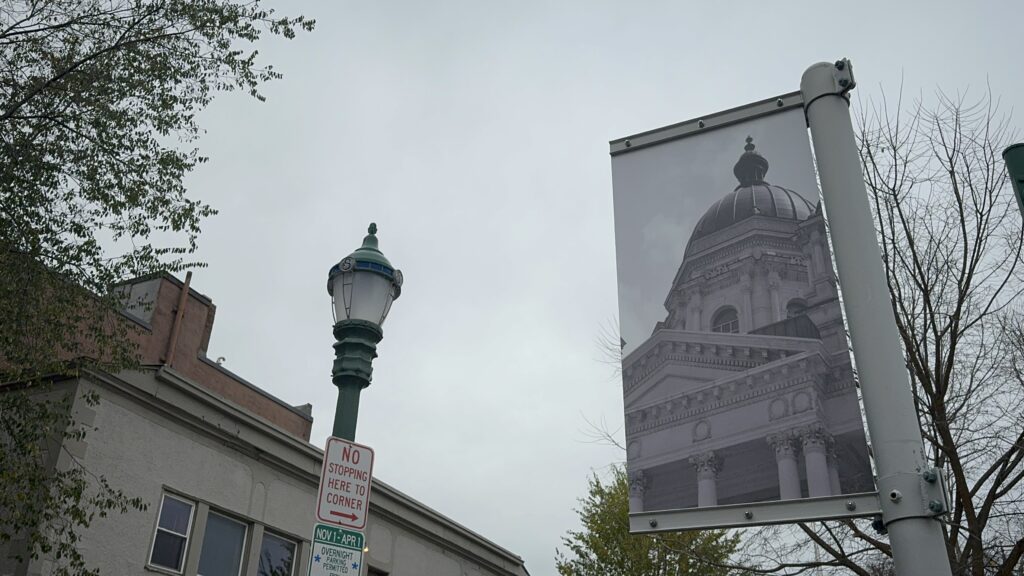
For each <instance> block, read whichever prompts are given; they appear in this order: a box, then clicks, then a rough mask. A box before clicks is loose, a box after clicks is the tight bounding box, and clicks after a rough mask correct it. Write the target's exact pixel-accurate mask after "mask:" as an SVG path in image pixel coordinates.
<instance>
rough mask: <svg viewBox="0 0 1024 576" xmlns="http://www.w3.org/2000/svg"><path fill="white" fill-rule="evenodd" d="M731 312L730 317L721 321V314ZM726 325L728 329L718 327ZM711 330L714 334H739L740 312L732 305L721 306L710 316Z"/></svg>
mask: <svg viewBox="0 0 1024 576" xmlns="http://www.w3.org/2000/svg"><path fill="white" fill-rule="evenodd" d="M729 313H732V318H731V319H729V320H728V321H726V322H723V321H722V319H721V318H722V316H725V315H726V314H729ZM724 327H728V328H730V330H720V328H724ZM711 331H712V332H714V333H716V334H739V333H740V312H739V310H737V309H736V307H734V306H722V307H721V308H719V309H718V310H716V311H715V313H714V314H713V315H712V316H711Z"/></svg>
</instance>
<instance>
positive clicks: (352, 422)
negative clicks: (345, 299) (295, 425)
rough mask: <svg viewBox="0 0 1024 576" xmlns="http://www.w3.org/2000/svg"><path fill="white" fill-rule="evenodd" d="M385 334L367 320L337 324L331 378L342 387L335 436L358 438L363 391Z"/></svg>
mask: <svg viewBox="0 0 1024 576" xmlns="http://www.w3.org/2000/svg"><path fill="white" fill-rule="evenodd" d="M383 337H384V332H383V331H382V330H381V329H380V326H378V325H376V324H374V323H373V322H367V321H366V320H342V321H340V322H338V323H337V324H335V325H334V339H335V340H336V341H335V343H334V368H333V370H332V371H331V380H332V381H333V382H334V385H335V386H337V387H338V404H337V407H336V408H335V410H334V430H333V433H332V435H333V436H335V437H337V438H343V439H345V440H349V441H355V439H356V419H357V417H358V416H359V393H360V392H362V390H363V388H366V387H367V386H369V385H370V381H371V379H372V377H373V359H374V358H376V357H377V343H378V342H380V340H381V338H383Z"/></svg>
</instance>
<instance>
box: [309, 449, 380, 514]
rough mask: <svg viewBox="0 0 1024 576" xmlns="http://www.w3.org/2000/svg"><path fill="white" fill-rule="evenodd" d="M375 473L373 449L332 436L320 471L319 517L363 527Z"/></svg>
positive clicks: (317, 510)
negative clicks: (371, 479)
mask: <svg viewBox="0 0 1024 576" xmlns="http://www.w3.org/2000/svg"><path fill="white" fill-rule="evenodd" d="M372 476H373V449H372V448H370V447H369V446H363V445H362V444H356V443H355V442H349V441H348V440H343V439H341V438H335V437H333V436H332V437H330V438H328V439H327V447H326V448H325V449H324V466H323V470H322V471H321V472H320V495H319V497H318V498H317V504H316V517H317V520H319V521H321V522H325V523H327V524H334V525H337V526H343V527H346V528H355V529H357V530H362V529H363V528H364V527H365V526H366V516H367V515H368V513H369V505H370V478H371V477H372Z"/></svg>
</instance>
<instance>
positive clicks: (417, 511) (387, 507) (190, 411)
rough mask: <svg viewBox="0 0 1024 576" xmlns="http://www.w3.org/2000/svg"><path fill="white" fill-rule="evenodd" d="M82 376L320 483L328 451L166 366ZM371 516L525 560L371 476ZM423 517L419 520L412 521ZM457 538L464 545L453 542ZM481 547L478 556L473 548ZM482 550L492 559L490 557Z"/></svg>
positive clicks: (455, 549) (512, 565)
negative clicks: (113, 373)
mask: <svg viewBox="0 0 1024 576" xmlns="http://www.w3.org/2000/svg"><path fill="white" fill-rule="evenodd" d="M81 377H82V378H83V379H85V380H88V381H90V382H93V383H95V384H97V385H101V386H104V387H105V388H107V389H112V390H115V391H117V392H118V393H120V394H121V395H123V396H126V397H128V398H129V399H130V400H132V401H135V402H139V403H141V404H143V405H144V406H145V407H146V408H147V409H149V410H152V411H154V412H156V413H158V414H162V415H164V416H166V417H167V418H168V419H169V420H171V421H173V422H175V423H178V424H180V425H182V426H186V427H187V428H189V429H190V430H191V431H194V432H196V433H198V434H201V435H205V436H206V437H209V438H213V439H215V440H217V441H218V443H220V444H222V445H225V446H228V447H229V448H231V449H233V450H236V451H238V452H240V453H242V454H245V455H246V456H247V457H250V458H252V459H254V460H257V461H260V462H263V463H265V464H267V465H268V466H270V467H272V468H274V469H275V470H277V471H278V472H281V473H283V474H286V475H288V476H290V477H292V478H295V479H297V480H300V481H302V482H303V483H304V484H306V485H308V486H310V487H311V488H312V489H313V490H315V489H316V487H317V486H318V484H319V481H320V471H321V469H322V466H323V450H321V449H320V448H317V447H316V446H313V445H312V444H309V443H307V442H305V441H302V440H300V439H298V438H296V437H295V436H292V435H291V434H288V433H286V432H282V431H281V430H279V429H278V428H277V427H276V426H274V425H273V424H271V423H269V422H267V421H266V420H264V419H262V418H260V417H259V416H257V415H255V414H252V413H251V412H249V411H247V410H245V409H243V408H241V407H239V406H236V405H235V404H233V403H231V402H228V401H226V400H224V399H222V398H220V397H219V396H217V395H215V394H213V393H211V392H210V391H208V390H207V389H205V388H203V387H202V386H199V385H198V384H196V383H195V382H192V381H191V380H189V379H188V378H186V377H185V376H183V375H182V374H180V373H178V372H176V371H175V370H173V369H172V368H168V367H166V366H147V367H144V368H143V369H142V370H140V371H130V372H127V373H122V374H119V375H111V374H108V373H105V372H101V371H96V370H88V371H83V373H82V375H81ZM370 511H371V514H373V515H376V516H377V517H378V518H381V519H386V520H387V521H388V522H391V523H394V524H397V525H400V526H401V527H403V528H405V529H407V530H410V531H414V532H416V533H418V534H420V535H422V536H423V537H425V538H428V539H429V540H431V541H432V542H434V543H435V544H436V545H438V546H439V547H441V548H443V549H445V550H448V551H449V552H452V553H455V554H458V555H460V556H463V557H465V558H466V559H470V560H472V561H473V562H478V563H482V564H485V565H487V566H490V567H491V568H493V569H494V570H497V571H499V572H504V573H508V574H523V573H525V569H523V571H522V572H519V571H517V570H516V567H522V565H523V560H522V558H521V557H519V556H517V555H516V554H514V553H513V552H511V551H509V550H507V549H505V548H502V547H501V546H499V545H498V544H495V543H494V542H492V541H490V540H488V539H486V538H484V537H483V536H481V535H479V534H477V533H475V532H473V531H472V530H470V529H468V528H466V527H465V526H462V525H461V524H459V523H457V522H455V521H453V520H451V519H450V518H448V517H446V516H444V515H442V514H440V513H439V512H437V511H435V510H433V509H432V508H430V507H428V506H426V505H424V504H422V503H421V502H418V501H417V500H414V499H413V498H411V497H409V496H408V495H406V494H404V493H403V492H401V491H399V490H397V489H396V488H394V487H392V486H391V485H389V484H386V483H385V482H382V481H380V480H379V479H377V478H374V479H373V485H372V489H371V498H370ZM410 516H411V517H412V518H416V519H419V520H421V522H417V521H415V520H414V519H412V518H410ZM453 538H458V539H460V540H462V542H463V543H462V544H458V545H457V544H454V543H453V542H452V539H453ZM474 548H476V549H477V551H475V550H474ZM480 552H482V553H485V554H489V555H493V556H494V558H488V557H486V556H482V555H480Z"/></svg>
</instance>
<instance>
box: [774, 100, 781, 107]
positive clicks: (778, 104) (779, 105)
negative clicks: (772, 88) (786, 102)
mask: <svg viewBox="0 0 1024 576" xmlns="http://www.w3.org/2000/svg"><path fill="white" fill-rule="evenodd" d="M775 107H776V108H782V98H778V99H776V100H775Z"/></svg>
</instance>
